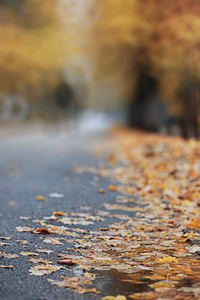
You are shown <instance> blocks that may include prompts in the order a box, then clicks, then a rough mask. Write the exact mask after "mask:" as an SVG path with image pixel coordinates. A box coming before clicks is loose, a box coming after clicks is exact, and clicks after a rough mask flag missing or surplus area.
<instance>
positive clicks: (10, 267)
mask: <svg viewBox="0 0 200 300" xmlns="http://www.w3.org/2000/svg"><path fill="white" fill-rule="evenodd" d="M0 268H4V269H12V268H13V266H12V265H11V266H4V265H0Z"/></svg>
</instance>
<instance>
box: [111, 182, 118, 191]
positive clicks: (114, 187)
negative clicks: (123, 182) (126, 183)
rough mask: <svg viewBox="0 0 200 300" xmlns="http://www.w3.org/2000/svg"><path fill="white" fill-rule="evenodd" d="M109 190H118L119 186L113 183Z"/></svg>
mask: <svg viewBox="0 0 200 300" xmlns="http://www.w3.org/2000/svg"><path fill="white" fill-rule="evenodd" d="M109 190H110V191H114V192H118V188H117V187H116V186H115V185H113V184H110V185H109Z"/></svg>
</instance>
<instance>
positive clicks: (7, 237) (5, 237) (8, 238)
mask: <svg viewBox="0 0 200 300" xmlns="http://www.w3.org/2000/svg"><path fill="white" fill-rule="evenodd" d="M12 237H13V236H1V237H0V239H1V240H10V239H12Z"/></svg>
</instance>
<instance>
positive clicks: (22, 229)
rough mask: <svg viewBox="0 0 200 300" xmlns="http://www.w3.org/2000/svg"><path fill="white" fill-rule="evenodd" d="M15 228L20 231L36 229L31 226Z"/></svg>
mask: <svg viewBox="0 0 200 300" xmlns="http://www.w3.org/2000/svg"><path fill="white" fill-rule="evenodd" d="M15 229H16V230H17V231H18V232H24V231H33V230H34V228H30V227H22V226H18V227H15Z"/></svg>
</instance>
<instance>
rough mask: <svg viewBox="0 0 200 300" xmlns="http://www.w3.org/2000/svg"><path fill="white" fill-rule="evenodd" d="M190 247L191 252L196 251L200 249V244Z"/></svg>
mask: <svg viewBox="0 0 200 300" xmlns="http://www.w3.org/2000/svg"><path fill="white" fill-rule="evenodd" d="M189 249H190V250H189V252H190V253H196V252H199V251H200V246H193V247H190V248H189Z"/></svg>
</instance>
